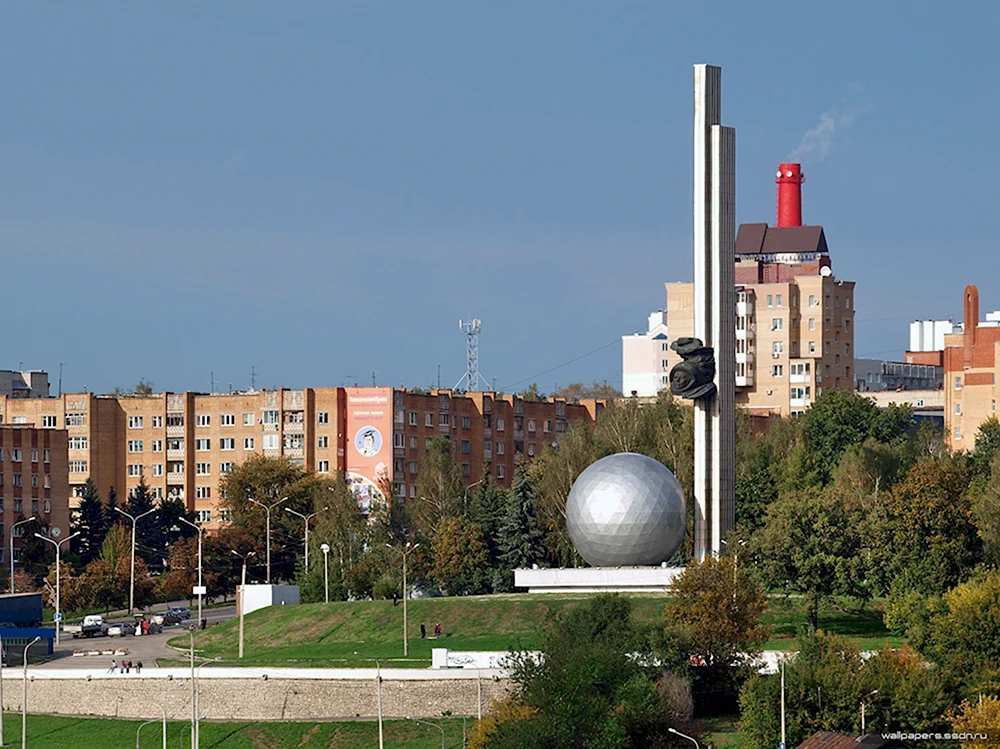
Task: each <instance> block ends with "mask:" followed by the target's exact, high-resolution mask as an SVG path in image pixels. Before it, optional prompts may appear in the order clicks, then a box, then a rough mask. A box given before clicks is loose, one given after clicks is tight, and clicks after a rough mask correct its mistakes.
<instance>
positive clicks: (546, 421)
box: [0, 387, 603, 527]
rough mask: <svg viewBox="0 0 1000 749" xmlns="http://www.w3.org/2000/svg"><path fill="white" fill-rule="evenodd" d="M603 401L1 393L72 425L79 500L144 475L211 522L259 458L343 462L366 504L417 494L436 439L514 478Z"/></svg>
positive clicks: (440, 394)
mask: <svg viewBox="0 0 1000 749" xmlns="http://www.w3.org/2000/svg"><path fill="white" fill-rule="evenodd" d="M602 407H603V403H599V402H595V401H591V402H589V403H588V404H587V405H572V404H567V403H565V401H562V400H551V401H546V402H542V403H533V402H525V401H523V399H520V398H517V397H515V396H495V395H494V394H493V393H467V394H462V395H458V394H454V393H451V392H450V391H433V392H431V393H429V394H424V393H411V392H409V391H407V390H403V389H398V390H394V389H392V388H341V387H336V388H306V389H303V390H269V391H253V392H234V393H214V394H206V393H190V392H189V393H159V394H154V395H148V396H144V395H116V396H113V395H92V394H65V395H63V396H62V397H60V398H48V399H38V400H20V399H7V398H3V397H0V416H2V420H3V422H5V423H17V424H31V425H35V426H37V427H39V428H40V429H42V430H43V431H44V430H49V429H57V428H64V429H65V430H66V433H67V435H68V436H67V446H66V451H67V453H66V457H67V465H68V482H69V493H70V494H71V495H72V496H73V497H76V496H79V493H80V491H81V490H82V488H83V485H84V483H85V482H86V480H87V478H93V479H94V481H95V483H96V484H97V486H98V489H99V491H100V492H101V493H102V495H106V494H107V491H108V489H109V488H110V487H111V486H114V487H115V488H116V489H117V491H118V492H119V494H120V495H122V496H125V495H127V493H128V492H130V491H132V490H134V489H135V487H137V486H138V485H139V482H140V481H143V480H144V481H145V483H146V484H147V486H149V488H150V491H151V492H152V493H153V495H154V497H156V498H160V499H162V498H165V497H176V498H179V499H182V500H183V501H184V502H185V503H186V504H187V506H188V508H189V509H191V510H192V511H194V512H195V513H196V515H197V517H198V519H199V520H200V521H201V522H203V523H206V524H208V525H209V526H210V527H212V526H215V525H217V524H218V523H220V522H225V521H226V519H227V518H226V517H225V516H224V514H223V511H221V510H220V509H219V500H220V499H221V496H220V489H219V480H220V479H221V477H223V476H224V475H225V474H226V473H228V472H229V471H230V470H232V468H233V467H234V466H236V465H239V464H240V463H241V462H243V460H245V459H246V457H248V456H250V455H255V454H256V455H261V454H262V455H268V456H284V457H286V458H288V459H289V460H291V461H292V462H293V463H296V464H298V465H301V466H302V467H303V468H305V469H306V470H308V471H311V472H316V473H320V474H327V473H336V472H337V471H339V470H342V471H344V472H345V475H346V478H347V480H348V482H349V483H350V485H351V487H352V489H353V491H354V492H355V494H356V495H357V497H358V500H359V502H360V503H361V504H362V506H363V507H364V506H367V505H368V504H370V502H371V501H372V499H373V498H375V497H376V496H378V495H380V494H381V488H382V487H383V486H384V483H385V482H386V481H388V482H390V483H391V485H392V486H393V491H394V493H395V494H396V496H398V497H410V496H415V492H416V477H417V475H418V473H419V467H420V462H421V461H422V459H423V457H424V455H426V450H427V446H428V445H429V442H428V438H429V437H432V436H434V435H436V434H441V435H444V436H447V437H449V438H450V439H451V442H452V449H453V451H454V454H455V456H456V459H457V460H458V462H459V464H460V465H461V466H462V471H463V478H464V479H465V480H466V481H467V484H470V485H471V484H474V483H476V482H478V481H479V480H481V478H482V477H483V475H484V471H485V470H489V471H490V472H491V473H492V475H493V476H494V477H495V478H496V480H497V481H498V482H499V483H500V484H502V485H509V484H510V481H511V479H512V477H513V459H514V455H515V454H516V453H518V452H523V453H524V454H525V455H528V456H532V455H534V454H535V453H537V452H540V451H541V449H542V447H543V446H544V445H545V444H547V443H550V442H556V441H557V439H558V435H559V434H561V433H562V432H564V431H565V429H566V428H567V425H568V424H569V423H572V422H573V421H592V420H593V419H594V418H596V415H597V413H598V412H599V410H600V409H601V408H602ZM428 424H430V426H428ZM494 431H496V432H497V434H498V435H502V438H501V437H500V436H496V437H495V436H494ZM495 440H496V442H495ZM487 464H488V465H487ZM73 504H74V505H75V504H76V503H75V502H73Z"/></svg>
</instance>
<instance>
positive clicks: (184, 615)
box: [167, 606, 191, 619]
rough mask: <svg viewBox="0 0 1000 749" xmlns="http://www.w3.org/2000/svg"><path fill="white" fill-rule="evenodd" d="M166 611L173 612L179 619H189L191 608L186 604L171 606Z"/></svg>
mask: <svg viewBox="0 0 1000 749" xmlns="http://www.w3.org/2000/svg"><path fill="white" fill-rule="evenodd" d="M167 611H168V612H169V613H171V614H175V615H176V616H178V617H180V618H181V619H190V618H191V610H190V609H189V608H188V607H187V606H171V607H170V608H169V609H167Z"/></svg>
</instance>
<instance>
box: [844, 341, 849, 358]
mask: <svg viewBox="0 0 1000 749" xmlns="http://www.w3.org/2000/svg"><path fill="white" fill-rule="evenodd" d="M850 355H851V344H849V343H845V344H844V356H850Z"/></svg>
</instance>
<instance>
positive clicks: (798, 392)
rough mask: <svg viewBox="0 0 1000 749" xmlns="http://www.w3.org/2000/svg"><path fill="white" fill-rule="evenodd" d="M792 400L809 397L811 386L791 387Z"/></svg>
mask: <svg viewBox="0 0 1000 749" xmlns="http://www.w3.org/2000/svg"><path fill="white" fill-rule="evenodd" d="M791 396H792V400H803V399H804V398H808V397H809V388H807V387H793V388H792V389H791Z"/></svg>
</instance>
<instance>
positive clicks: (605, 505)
mask: <svg viewBox="0 0 1000 749" xmlns="http://www.w3.org/2000/svg"><path fill="white" fill-rule="evenodd" d="M566 528H567V530H568V531H569V537H570V539H572V541H573V545H574V546H575V547H576V550H577V551H578V552H579V553H580V556H582V557H583V558H584V559H586V560H587V562H588V563H590V564H591V565H592V566H594V567H638V566H645V565H650V566H652V565H658V564H660V563H661V562H664V561H666V560H667V559H669V558H670V557H671V556H672V555H673V553H674V552H675V551H677V547H678V546H680V544H681V541H682V540H683V539H684V531H685V529H686V528H687V512H686V504H685V501H684V490H683V489H682V488H681V484H680V482H679V481H678V480H677V477H676V476H674V474H673V473H671V472H670V470H669V469H668V468H667V467H666V466H664V465H663V464H662V463H659V462H657V461H655V460H653V459H652V458H647V457H646V456H645V455H638V454H636V453H618V454H617V455H609V456H607V457H606V458H601V459H600V460H598V461H597V462H596V463H593V464H591V465H590V466H588V467H587V469H586V470H585V471H584V472H583V473H581V474H580V476H579V477H578V478H577V480H576V482H574V484H573V488H572V489H571V490H570V492H569V497H568V498H567V500H566Z"/></svg>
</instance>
